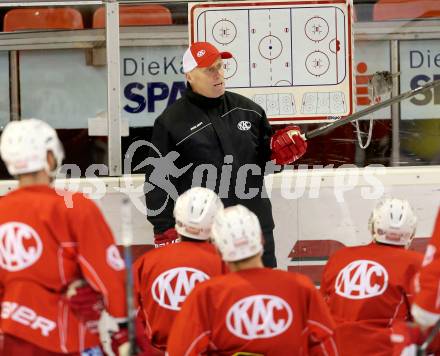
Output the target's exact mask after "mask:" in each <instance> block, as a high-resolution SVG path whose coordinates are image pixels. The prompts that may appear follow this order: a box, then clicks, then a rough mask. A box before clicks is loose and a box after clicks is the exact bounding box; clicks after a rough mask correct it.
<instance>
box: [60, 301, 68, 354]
mask: <svg viewBox="0 0 440 356" xmlns="http://www.w3.org/2000/svg"><path fill="white" fill-rule="evenodd" d="M66 311H67V308H66V307H65V304H64V302H63V300H62V299H60V300H59V301H58V335H59V338H60V348H61V350H62V351H63V352H64V353H67V347H66V333H67V321H66Z"/></svg>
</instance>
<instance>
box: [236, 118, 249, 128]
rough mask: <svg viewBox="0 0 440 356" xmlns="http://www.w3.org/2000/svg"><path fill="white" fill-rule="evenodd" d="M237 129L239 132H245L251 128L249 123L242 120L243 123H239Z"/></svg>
mask: <svg viewBox="0 0 440 356" xmlns="http://www.w3.org/2000/svg"><path fill="white" fill-rule="evenodd" d="M237 127H238V129H239V130H241V131H247V130H250V128H251V123H250V122H249V121H245V120H243V121H240V122H239V123H238V124H237Z"/></svg>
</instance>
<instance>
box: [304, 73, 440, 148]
mask: <svg viewBox="0 0 440 356" xmlns="http://www.w3.org/2000/svg"><path fill="white" fill-rule="evenodd" d="M439 85H440V79H438V80H433V81H432V82H429V83H426V84H425V85H422V86H421V87H418V88H415V89H413V90H409V91H407V92H405V93H402V94H400V95H398V96H395V97H392V98H390V99H387V100H385V101H382V102H381V103H378V104H375V105H372V106H370V107H368V108H366V109H364V110H361V111H358V112H356V113H354V114H352V115H349V116H347V117H344V118H343V119H339V120H338V121H335V122H332V123H330V124H327V125H324V126H321V127H318V128H317V129H315V130H312V131H309V132H307V133H306V134H305V137H306V139H308V140H309V139H311V138H313V137H317V136H321V135H324V134H326V133H328V132H330V131H332V130H334V129H335V128H337V127H339V126H342V125H345V124H347V123H349V122H352V121H355V120H357V119H359V118H360V117H362V116H365V115H368V114H371V113H373V112H375V111H378V110H380V109H383V108H386V107H388V106H391V105H392V104H394V103H397V102H400V101H402V100H404V99H408V98H411V97H413V96H415V95H417V94H420V93H422V92H423V91H425V90H428V89H431V88H435V87H436V86H439Z"/></svg>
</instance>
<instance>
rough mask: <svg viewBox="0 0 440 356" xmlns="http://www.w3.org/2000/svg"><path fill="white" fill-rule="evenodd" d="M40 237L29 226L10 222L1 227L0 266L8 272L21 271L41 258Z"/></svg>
mask: <svg viewBox="0 0 440 356" xmlns="http://www.w3.org/2000/svg"><path fill="white" fill-rule="evenodd" d="M42 252H43V244H42V242H41V238H40V236H39V235H38V234H37V232H36V231H35V230H34V229H33V228H32V227H30V226H29V225H26V224H23V223H19V222H10V223H6V224H3V225H0V266H1V267H2V268H4V269H6V270H7V271H10V272H16V271H21V270H22V269H25V268H27V267H29V266H32V265H33V264H34V263H35V262H37V261H38V259H39V258H40V256H41V253H42Z"/></svg>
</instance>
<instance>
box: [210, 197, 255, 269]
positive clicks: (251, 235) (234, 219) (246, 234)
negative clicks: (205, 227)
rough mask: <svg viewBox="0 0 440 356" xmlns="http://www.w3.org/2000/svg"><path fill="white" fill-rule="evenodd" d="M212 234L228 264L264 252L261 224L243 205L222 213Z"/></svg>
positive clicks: (214, 225) (213, 226) (216, 220)
mask: <svg viewBox="0 0 440 356" xmlns="http://www.w3.org/2000/svg"><path fill="white" fill-rule="evenodd" d="M211 234H212V239H213V241H214V244H215V245H216V246H217V248H218V249H219V250H220V253H221V254H222V258H223V260H224V261H226V262H234V261H241V260H244V259H246V258H248V257H252V256H255V255H256V254H258V253H260V252H261V251H262V250H263V244H262V241H261V239H262V236H263V234H262V231H261V227H260V222H259V221H258V218H257V216H256V215H255V214H254V213H253V212H252V211H250V210H249V209H248V208H246V207H244V206H242V205H235V206H231V207H229V208H226V209H224V210H223V211H220V212H219V213H218V214H217V216H216V217H215V220H214V224H213V225H212V233H211Z"/></svg>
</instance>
